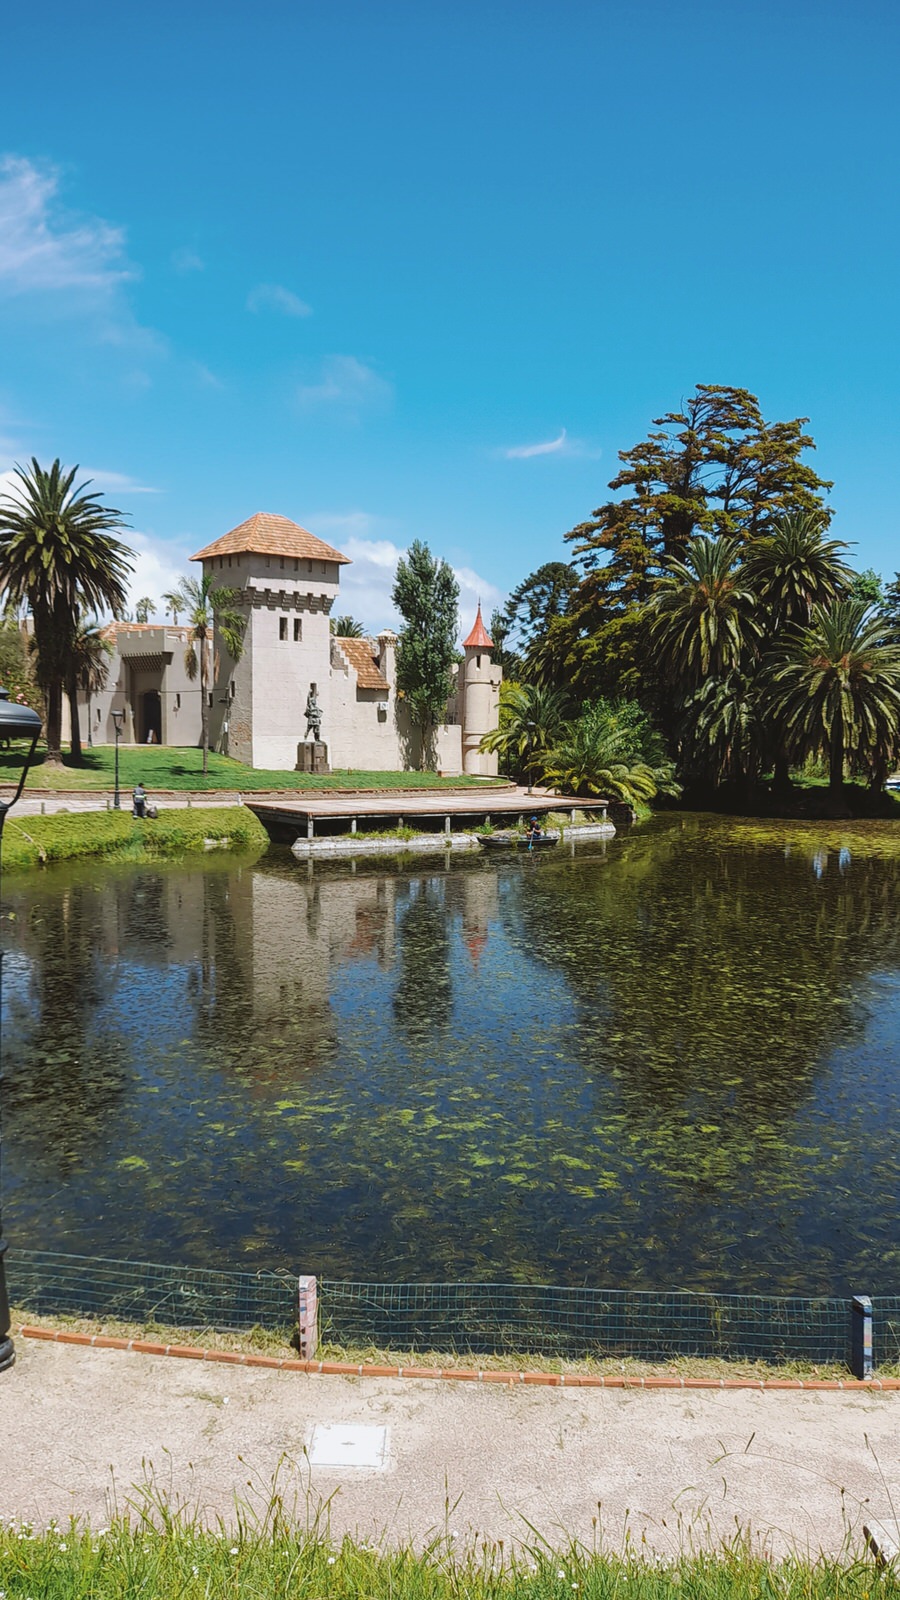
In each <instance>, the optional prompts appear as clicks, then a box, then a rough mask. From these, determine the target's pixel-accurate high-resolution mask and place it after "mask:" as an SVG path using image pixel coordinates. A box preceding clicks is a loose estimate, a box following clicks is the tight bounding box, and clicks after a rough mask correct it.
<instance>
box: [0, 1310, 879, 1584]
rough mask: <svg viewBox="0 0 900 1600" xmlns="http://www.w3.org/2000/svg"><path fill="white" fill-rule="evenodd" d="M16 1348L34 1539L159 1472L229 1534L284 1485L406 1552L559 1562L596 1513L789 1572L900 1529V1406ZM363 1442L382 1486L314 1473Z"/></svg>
mask: <svg viewBox="0 0 900 1600" xmlns="http://www.w3.org/2000/svg"><path fill="white" fill-rule="evenodd" d="M17 1350H18V1360H17V1363H16V1366H15V1367H14V1368H13V1369H12V1371H10V1372H8V1373H6V1374H3V1375H0V1436H2V1438H3V1454H4V1470H3V1473H2V1477H0V1514H2V1515H4V1516H7V1517H8V1516H12V1515H16V1516H19V1517H29V1518H32V1519H34V1520H35V1521H36V1522H38V1523H44V1522H46V1521H48V1520H49V1519H50V1517H52V1516H55V1517H57V1518H60V1519H63V1518H65V1517H67V1516H68V1515H69V1513H70V1512H75V1513H84V1514H89V1515H90V1516H91V1518H92V1519H93V1520H94V1523H95V1526H97V1525H99V1526H102V1525H103V1523H104V1521H105V1520H106V1518H107V1517H108V1515H109V1499H110V1493H111V1489H112V1486H113V1485H114V1486H115V1495H116V1497H117V1500H118V1503H119V1505H120V1506H121V1505H122V1504H123V1503H124V1502H125V1501H126V1500H127V1498H128V1496H129V1494H130V1493H131V1486H132V1485H134V1484H136V1483H139V1482H140V1481H141V1480H142V1478H144V1476H145V1472H146V1468H145V1467H144V1465H143V1463H146V1462H152V1464H153V1469H154V1471H155V1474H156V1477H157V1479H158V1480H159V1481H160V1482H161V1483H162V1484H163V1485H165V1486H166V1487H167V1488H168V1489H169V1490H170V1491H171V1492H173V1493H174V1494H175V1495H179V1496H184V1497H185V1498H186V1499H187V1500H188V1501H189V1502H190V1503H191V1504H196V1505H198V1506H200V1507H202V1508H204V1509H206V1510H208V1511H211V1512H221V1513H222V1515H223V1516H225V1517H226V1518H228V1517H229V1516H230V1515H231V1514H232V1513H233V1506H234V1496H235V1495H238V1496H240V1497H242V1498H245V1499H246V1498H251V1499H253V1498H254V1497H255V1498H257V1500H258V1499H259V1497H260V1496H261V1495H263V1494H264V1492H265V1488H266V1486H267V1485H268V1484H270V1483H271V1481H272V1478H273V1476H274V1474H275V1473H276V1472H280V1475H281V1480H283V1483H282V1486H283V1487H287V1488H288V1490H289V1491H290V1490H293V1491H294V1492H295V1493H296V1496H297V1498H298V1501H299V1503H300V1505H301V1507H302V1510H303V1515H304V1516H305V1514H306V1507H307V1505H308V1504H312V1505H313V1506H315V1505H316V1504H319V1503H321V1502H322V1501H324V1500H325V1499H327V1498H328V1497H329V1496H331V1495H332V1494H334V1498H333V1500H332V1502H331V1507H330V1520H331V1527H332V1530H333V1532H334V1533H335V1534H336V1535H339V1534H341V1533H342V1532H343V1531H345V1530H349V1531H352V1532H357V1533H359V1534H360V1535H361V1536H366V1537H371V1536H372V1535H376V1534H381V1533H383V1532H385V1531H386V1532H387V1534H388V1537H389V1538H390V1539H391V1540H394V1541H400V1540H405V1539H406V1538H408V1537H412V1538H413V1539H415V1540H423V1539H424V1538H425V1537H426V1536H427V1535H428V1533H429V1532H431V1531H434V1530H437V1529H441V1528H443V1527H445V1526H446V1528H447V1531H448V1532H449V1531H453V1532H455V1533H456V1534H457V1536H458V1539H459V1541H460V1542H463V1541H465V1539H467V1538H471V1537H472V1536H473V1535H474V1534H475V1533H476V1531H477V1532H478V1533H479V1534H481V1535H482V1536H486V1537H489V1538H502V1539H504V1540H505V1541H506V1542H507V1547H509V1544H510V1543H511V1542H512V1541H516V1540H521V1541H523V1542H527V1540H528V1539H529V1538H530V1535H529V1532H528V1529H527V1527H526V1525H525V1521H524V1520H523V1519H525V1518H527V1519H528V1521H529V1522H531V1523H532V1524H533V1525H534V1526H535V1527H537V1528H539V1529H540V1530H541V1532H542V1533H543V1534H544V1535H545V1536H546V1537H547V1538H548V1539H550V1540H552V1541H554V1542H555V1543H557V1544H562V1543H564V1542H565V1541H566V1540H567V1539H568V1538H569V1537H570V1536H576V1537H578V1538H580V1539H582V1540H584V1541H586V1542H588V1543H590V1541H591V1540H592V1539H593V1537H594V1535H595V1528H594V1523H593V1519H594V1518H595V1517H597V1516H598V1502H600V1503H601V1507H602V1509H601V1511H600V1513H599V1515H600V1516H602V1525H603V1529H604V1534H605V1538H606V1540H607V1541H608V1542H609V1543H610V1544H612V1545H618V1544H620V1543H621V1540H622V1538H623V1535H624V1529H625V1528H626V1526H628V1527H630V1529H631V1537H632V1540H633V1541H636V1542H637V1544H638V1545H640V1542H641V1536H642V1534H643V1533H644V1532H646V1535H647V1540H648V1543H649V1545H650V1546H651V1548H654V1549H656V1550H658V1551H660V1552H661V1553H666V1552H671V1551H672V1550H673V1549H674V1548H677V1545H678V1541H679V1539H681V1538H686V1537H687V1529H688V1528H689V1527H690V1528H691V1530H692V1536H693V1537H694V1539H697V1538H701V1539H704V1540H707V1541H709V1540H714V1539H717V1538H727V1537H729V1536H730V1535H731V1534H733V1533H734V1531H735V1524H736V1522H737V1524H739V1525H740V1526H742V1527H747V1526H751V1527H752V1528H753V1529H754V1531H755V1533H756V1535H757V1537H758V1538H759V1539H760V1540H761V1541H765V1543H766V1544H767V1545H768V1547H769V1548H771V1549H772V1550H773V1552H775V1553H778V1552H781V1551H783V1550H785V1549H786V1548H787V1547H788V1546H789V1545H791V1544H793V1545H794V1546H795V1547H796V1546H800V1547H802V1548H803V1549H804V1550H805V1549H807V1548H810V1549H813V1550H816V1551H818V1550H820V1549H825V1550H830V1551H836V1550H838V1549H839V1548H840V1546H841V1544H842V1542H843V1540H844V1537H845V1533H846V1531H847V1526H848V1523H849V1525H850V1526H851V1527H852V1528H854V1529H855V1530H856V1535H855V1538H856V1541H857V1542H859V1541H860V1540H861V1534H860V1533H859V1529H860V1525H861V1522H862V1520H863V1517H864V1516H865V1518H866V1519H867V1520H868V1519H869V1518H871V1517H872V1516H874V1517H875V1518H876V1519H877V1520H880V1521H882V1522H883V1523H884V1524H885V1525H886V1526H888V1527H890V1525H891V1522H892V1518H891V1507H890V1496H891V1491H893V1497H894V1504H895V1506H896V1505H898V1504H900V1496H898V1494H897V1490H898V1488H900V1473H898V1439H900V1426H898V1425H900V1395H897V1394H885V1395H878V1394H864V1395H859V1394H855V1395H849V1394H841V1393H834V1394H832V1393H815V1394H798V1393H796V1392H794V1393H787V1394H759V1393H754V1392H745V1391H739V1392H735V1391H726V1392H722V1391H718V1392H716V1391H712V1392H710V1391H687V1390H686V1391H679V1390H675V1391H667V1392H663V1393H659V1392H657V1393H646V1392H644V1393H642V1392H640V1391H626V1392H620V1391H603V1390H590V1391H583V1390H582V1391H578V1390H572V1391H567V1390H565V1389H525V1388H514V1389H507V1388H500V1387H499V1386H493V1385H492V1386H490V1387H488V1386H479V1385H476V1384H472V1385H467V1384H449V1383H447V1384H443V1383H440V1382H430V1381H427V1380H426V1381H422V1380H419V1381H415V1380H400V1381H397V1380H380V1379H357V1378H352V1379H351V1378H341V1377H306V1376H302V1375H299V1374H295V1373H278V1372H271V1371H266V1370H258V1369H254V1370H249V1369H246V1368H245V1369H240V1368H234V1367H225V1366H204V1365H202V1364H201V1363H200V1362H193V1361H181V1360H173V1359H172V1358H164V1357H162V1358H161V1357H153V1356H142V1355H134V1354H126V1353H123V1352H118V1351H100V1350H85V1349H79V1348H72V1347H67V1346H61V1345H50V1344H37V1343H32V1342H31V1341H28V1340H22V1339H20V1340H19V1341H18V1344H17ZM328 1424H337V1425H339V1426H338V1433H337V1438H336V1441H335V1438H334V1436H332V1435H330V1434H328V1433H325V1434H323V1433H322V1432H321V1429H322V1427H323V1426H325V1425H328ZM317 1425H318V1427H319V1429H320V1432H319V1434H318V1435H314V1434H313V1429H314V1428H315V1427H316V1426H317ZM360 1426H361V1427H363V1428H365V1429H367V1430H371V1429H378V1428H385V1429H387V1434H386V1447H387V1459H386V1463H385V1465H384V1467H382V1468H377V1467H375V1468H372V1467H370V1468H364V1467H359V1466H352V1465H345V1466H343V1467H328V1466H310V1465H309V1462H308V1459H307V1458H306V1457H305V1455H304V1450H305V1449H306V1448H307V1447H309V1445H310V1444H311V1443H312V1445H313V1447H314V1448H315V1449H319V1448H322V1447H323V1446H324V1447H325V1450H326V1453H327V1452H328V1450H329V1449H330V1448H331V1446H332V1445H333V1444H334V1443H335V1442H336V1443H337V1445H338V1446H339V1447H340V1446H341V1445H342V1443H343V1445H344V1446H346V1445H347V1442H348V1440H349V1441H350V1443H353V1436H352V1435H351V1434H350V1433H349V1432H348V1429H349V1428H352V1427H360ZM379 1439H380V1436H379V1435H377V1434H371V1433H368V1432H367V1433H365V1434H360V1435H357V1436H356V1443H360V1442H362V1443H363V1444H364V1445H365V1444H367V1443H368V1444H372V1443H374V1444H375V1445H376V1446H377V1445H378V1443H379ZM867 1439H868V1443H867ZM317 1440H318V1443H317ZM376 1453H377V1452H376ZM248 1481H249V1482H250V1483H251V1484H252V1485H253V1487H252V1488H250V1487H248ZM842 1489H845V1490H846V1494H842ZM335 1491H337V1492H336V1493H335ZM448 1505H449V1507H452V1509H451V1510H449V1512H448ZM894 1528H895V1533H896V1523H894Z"/></svg>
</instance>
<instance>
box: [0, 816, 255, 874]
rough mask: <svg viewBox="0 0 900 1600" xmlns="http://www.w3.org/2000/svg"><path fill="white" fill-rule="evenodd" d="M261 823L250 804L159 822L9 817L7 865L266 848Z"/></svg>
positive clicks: (141, 858)
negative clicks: (80, 858) (101, 857)
mask: <svg viewBox="0 0 900 1600" xmlns="http://www.w3.org/2000/svg"><path fill="white" fill-rule="evenodd" d="M268 842H269V840H268V835H267V833H266V830H265V828H264V827H263V825H262V823H261V822H260V821H259V819H258V818H257V817H255V816H254V815H253V812H252V811H248V810H247V809H246V807H245V806H222V807H221V808H216V809H215V810H206V809H204V810H202V811H197V810H192V811H189V810H187V809H185V810H184V811H180V810H179V811H163V812H161V813H160V815H159V816H158V817H157V819H156V821H155V822H150V821H146V822H139V821H136V820H135V819H134V818H133V817H132V816H131V812H130V811H79V812H66V813H64V814H62V815H59V816H50V817H22V818H21V819H20V818H18V817H17V816H16V815H15V813H13V814H12V815H11V816H9V817H7V819H6V824H5V826H4V830H3V858H2V860H3V866H4V867H11V868H16V867H36V866H47V865H48V864H49V863H50V862H52V861H74V860H76V859H77V858H79V857H82V856H110V857H116V858H117V859H120V860H129V861H149V860H153V859H154V858H156V857H159V856H181V855H190V854H191V853H192V852H196V851H202V850H207V849H209V848H211V847H212V846H215V845H219V846H222V847H224V846H226V845H227V846H228V847H230V848H235V849H237V848H240V849H250V848H254V847H255V848H257V849H261V848H263V847H264V846H266V845H267V844H268Z"/></svg>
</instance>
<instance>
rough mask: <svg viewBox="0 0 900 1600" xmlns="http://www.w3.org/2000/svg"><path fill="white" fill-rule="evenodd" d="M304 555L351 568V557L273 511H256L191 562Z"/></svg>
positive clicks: (198, 553) (192, 557) (307, 557)
mask: <svg viewBox="0 0 900 1600" xmlns="http://www.w3.org/2000/svg"><path fill="white" fill-rule="evenodd" d="M248 554H249V555H255V556H302V557H303V558H304V560H306V559H309V558H310V557H312V558H313V559H314V560H315V561H338V562H340V563H342V564H343V565H348V564H349V561H350V557H349V556H342V555H341V552H340V550H335V549H333V548H332V546H331V545H330V544H325V543H324V542H323V541H322V540H321V539H317V538H316V536H315V534H313V533H308V532H307V530H306V528H301V527H300V525H299V523H297V522H291V520H290V518H289V517H277V516H275V515H274V514H273V513H272V512H270V511H257V512H256V514H255V515H254V516H252V517H248V518H247V521H246V522H242V523H241V525H240V527H238V528H232V530H231V532H230V533H223V535H222V537H221V539H215V540H214V541H213V543H212V544H208V545H207V546H206V548H205V549H204V550H198V551H197V554H196V555H195V556H191V560H192V561H207V560H211V559H212V557H213V556H236V555H248Z"/></svg>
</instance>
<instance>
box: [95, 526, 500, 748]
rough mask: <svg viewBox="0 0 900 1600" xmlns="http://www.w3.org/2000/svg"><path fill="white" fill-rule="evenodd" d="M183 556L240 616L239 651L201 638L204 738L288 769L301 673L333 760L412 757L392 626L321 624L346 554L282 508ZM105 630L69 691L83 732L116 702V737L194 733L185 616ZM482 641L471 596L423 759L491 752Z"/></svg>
mask: <svg viewBox="0 0 900 1600" xmlns="http://www.w3.org/2000/svg"><path fill="white" fill-rule="evenodd" d="M191 559H192V561H197V562H199V563H202V568H203V572H204V574H206V573H208V574H209V575H210V576H211V577H212V578H213V579H214V581H215V583H216V585H217V586H220V587H222V588H227V589H231V590H233V591H234V592H235V596H236V599H235V604H234V609H235V610H237V611H238V612H239V613H240V615H241V616H242V617H243V618H244V621H245V631H244V648H243V653H242V655H241V657H240V660H238V661H234V660H232V658H231V656H230V655H229V654H228V651H227V649H226V647H225V644H224V642H223V641H222V640H221V639H219V638H216V639H215V641H214V644H213V657H212V672H211V675H210V676H211V684H212V688H211V693H210V705H209V730H210V746H211V748H213V749H216V750H219V751H221V752H222V753H223V754H225V755H230V756H233V757H235V758H236V759H237V760H238V761H244V762H246V763H247V765H248V766H253V767H263V768H270V769H273V770H276V771H279V770H280V771H286V770H292V769H293V768H294V767H295V766H296V765H297V762H298V749H297V747H298V744H299V743H301V742H303V740H304V736H305V732H306V716H305V709H306V705H307V700H308V697H309V694H310V690H311V688H313V686H314V693H315V696H316V699H317V701H318V705H319V707H320V708H321V714H322V731H321V739H322V741H323V742H324V744H325V745H326V747H327V752H328V761H329V764H330V765H331V766H332V767H340V768H356V769H358V770H360V771H382V772H396V771H402V770H403V769H405V768H412V767H416V766H419V765H420V764H421V754H422V753H421V750H420V748H419V740H418V734H417V731H416V729H415V728H414V727H413V726H412V724H411V722H410V719H409V716H408V714H407V711H406V708H405V706H404V703H403V697H402V694H401V693H399V692H398V690H397V682H396V676H397V675H396V647H397V636H396V634H394V633H392V632H391V631H390V629H385V630H383V632H381V633H380V634H379V635H378V637H377V639H374V640H373V639H344V638H338V637H336V636H335V635H333V634H332V632H331V613H332V611H333V610H335V609H336V603H337V601H338V596H339V593H340V573H341V567H343V566H346V565H348V557H347V556H344V555H342V554H341V552H340V551H339V550H335V549H333V548H332V546H331V545H328V544H325V543H324V542H323V541H322V540H321V539H317V538H316V537H315V536H314V535H313V534H311V533H309V532H307V530H306V529H305V528H301V527H300V526H299V525H298V524H297V523H295V522H291V521H290V520H289V519H288V518H287V517H281V516H274V515H271V514H270V513H268V512H257V513H256V515H255V516H252V517H250V518H249V519H248V520H247V521H246V522H242V523H241V524H240V526H239V527H237V528H233V529H232V530H231V532H230V533H226V534H224V535H223V537H222V538H220V539H216V540H214V542H213V543H212V544H210V545H207V546H206V547H205V548H204V549H203V550H200V551H198V553H197V554H196V555H195V556H192V557H191ZM109 638H110V639H111V641H112V642H113V645H114V654H113V656H112V658H111V660H110V667H109V673H108V678H107V686H106V688H105V689H104V690H103V691H102V693H101V694H99V695H95V696H93V698H92V701H91V702H90V703H89V704H88V703H87V700H86V697H82V698H83V699H84V701H85V713H86V718H83V723H84V721H85V720H86V721H87V722H88V723H89V725H90V730H91V736H92V738H93V740H94V741H95V742H97V743H101V742H102V743H108V742H111V741H112V739H113V721H112V712H113V711H114V710H115V711H124V713H125V720H124V723H123V734H122V737H123V739H125V740H126V741H127V742H131V743H138V744H141V743H146V742H148V740H151V739H152V740H153V741H157V742H159V743H161V744H178V745H192V744H198V743H199V742H200V737H201V731H200V687H199V678H198V677H195V678H193V679H190V678H189V677H188V675H187V672H186V669H185V665H184V655H185V650H186V649H187V647H188V644H189V635H188V630H187V628H186V627H184V626H182V625H177V626H175V625H172V626H163V625H158V624H156V623H121V622H120V623H112V624H111V625H110V628H109ZM195 648H199V647H195ZM491 649H492V646H491V640H490V638H489V637H488V634H487V631H486V629H485V626H484V623H483V622H482V620H481V608H480V606H479V609H478V616H477V618H476V621H475V626H474V627H473V628H472V631H471V633H470V634H469V636H468V638H467V639H466V640H465V641H464V643H463V647H462V660H461V661H460V662H459V665H458V667H457V670H456V675H455V680H454V686H453V690H452V693H451V695H450V698H449V700H448V702H447V707H446V711H445V717H444V721H443V722H442V723H441V724H439V725H438V726H437V727H436V728H435V729H434V734H433V740H432V747H431V749H430V750H429V751H427V752H426V758H427V764H429V765H430V764H432V763H433V764H434V765H435V766H436V767H437V768H438V769H439V770H440V771H442V772H446V773H463V772H465V773H471V774H482V775H484V776H490V775H493V774H494V773H496V771H497V758H496V756H492V755H485V754H482V753H481V751H480V750H479V748H478V747H479V744H480V742H481V739H482V738H483V736H484V734H486V733H489V732H490V731H491V730H492V729H493V728H495V727H496V726H497V716H498V708H499V695H500V679H501V670H500V668H499V667H498V666H495V665H494V664H493V663H492V661H491Z"/></svg>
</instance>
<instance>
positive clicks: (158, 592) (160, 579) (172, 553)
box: [123, 529, 195, 622]
mask: <svg viewBox="0 0 900 1600" xmlns="http://www.w3.org/2000/svg"><path fill="white" fill-rule="evenodd" d="M123 538H124V542H125V544H127V545H128V547H129V549H130V550H131V551H132V553H133V556H134V570H133V572H132V574H131V577H130V578H129V580H128V608H129V610H131V611H133V610H134V606H135V604H136V602H137V601H138V600H142V599H143V598H144V597H145V596H146V597H147V598H149V599H150V600H152V601H153V602H154V603H153V608H152V610H151V612H150V620H151V621H154V622H155V621H158V622H164V621H165V610H164V607H163V603H162V596H163V595H164V594H165V593H166V592H167V591H168V590H170V589H175V588H177V586H178V581H179V579H180V578H183V577H184V576H185V575H186V574H187V573H190V572H191V571H192V570H193V569H192V568H191V566H190V564H189V561H188V556H189V555H190V552H191V550H193V549H194V548H195V545H194V542H193V541H191V543H190V545H183V544H181V543H180V542H176V541H174V540H168V539H158V538H157V537H156V536H155V535H154V534H150V533H134V532H132V531H131V529H129V530H128V532H127V533H126V534H125V535H124V536H123Z"/></svg>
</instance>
